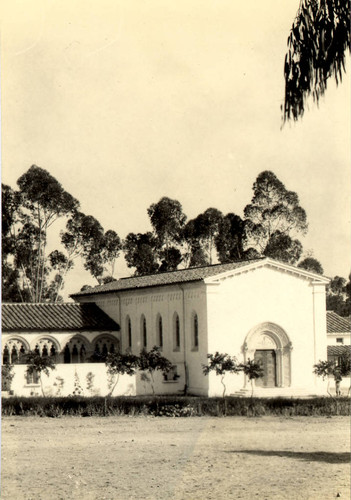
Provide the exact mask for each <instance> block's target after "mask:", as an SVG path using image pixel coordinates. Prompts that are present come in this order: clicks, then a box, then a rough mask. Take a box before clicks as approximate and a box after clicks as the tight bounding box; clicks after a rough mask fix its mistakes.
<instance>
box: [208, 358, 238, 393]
mask: <svg viewBox="0 0 351 500" xmlns="http://www.w3.org/2000/svg"><path fill="white" fill-rule="evenodd" d="M207 358H208V360H209V364H208V365H202V371H203V373H204V375H208V374H209V373H210V372H211V371H215V372H216V375H219V376H220V377H221V384H222V385H223V397H224V396H225V393H226V389H227V388H226V385H225V383H224V377H225V374H226V373H228V372H229V373H239V371H240V370H239V366H238V364H237V360H236V358H235V357H231V356H229V354H221V353H219V352H218V351H216V353H215V354H207Z"/></svg>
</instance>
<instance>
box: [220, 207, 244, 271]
mask: <svg viewBox="0 0 351 500" xmlns="http://www.w3.org/2000/svg"><path fill="white" fill-rule="evenodd" d="M215 244H216V248H217V253H218V259H219V261H220V262H221V263H222V264H225V263H226V262H233V261H235V260H241V259H243V258H244V257H246V253H245V250H244V245H245V221H244V220H243V219H242V218H241V217H240V216H239V215H236V214H234V213H229V214H227V215H225V216H224V217H223V218H222V220H221V222H220V224H219V228H218V234H217V236H216V238H215Z"/></svg>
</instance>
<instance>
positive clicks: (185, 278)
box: [71, 257, 264, 297]
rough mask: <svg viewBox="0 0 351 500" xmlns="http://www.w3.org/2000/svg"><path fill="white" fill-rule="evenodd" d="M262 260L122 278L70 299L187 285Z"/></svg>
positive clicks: (73, 295)
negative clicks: (177, 284) (180, 284)
mask: <svg viewBox="0 0 351 500" xmlns="http://www.w3.org/2000/svg"><path fill="white" fill-rule="evenodd" d="M260 260H264V257H262V258H259V259H251V260H241V261H238V262H230V263H229V264H215V265H213V266H205V267H192V268H189V269H179V270H177V271H170V272H167V273H158V274H149V275H147V276H134V277H131V278H122V279H120V280H115V281H111V282H110V283H107V284H106V285H99V286H95V287H92V288H87V289H86V290H84V291H82V292H78V293H74V294H72V295H71V297H77V296H81V295H90V294H96V293H107V292H116V291H120V290H132V289H138V288H147V287H153V286H164V285H173V284H176V283H188V282H191V281H202V280H204V279H205V278H210V277H212V276H216V275H217V274H221V273H224V272H226V271H232V270H234V269H238V268H239V267H243V266H247V265H249V264H253V263H255V262H259V261H260Z"/></svg>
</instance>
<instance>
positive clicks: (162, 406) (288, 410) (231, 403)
mask: <svg viewBox="0 0 351 500" xmlns="http://www.w3.org/2000/svg"><path fill="white" fill-rule="evenodd" d="M2 415H3V416H13V415H22V416H39V417H62V416H79V417H93V416H95V417H102V416H104V417H105V416H118V415H130V416H138V415H149V416H157V417H159V416H165V417H195V416H198V417H201V416H213V417H225V416H245V417H260V416H264V415H267V416H272V415H273V416H283V417H293V416H334V415H350V404H349V399H348V398H346V397H341V398H339V399H338V400H337V401H335V400H333V399H331V398H328V397H321V398H311V399H288V398H272V399H260V398H236V397H225V398H219V397H218V398H207V397H195V396H124V397H122V396H121V397H101V396H95V397H82V396H70V397H30V398H25V397H9V398H4V399H3V401H2Z"/></svg>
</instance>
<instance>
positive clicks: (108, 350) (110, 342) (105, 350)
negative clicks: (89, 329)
mask: <svg viewBox="0 0 351 500" xmlns="http://www.w3.org/2000/svg"><path fill="white" fill-rule="evenodd" d="M118 351H119V340H118V339H117V338H113V337H112V335H111V336H109V335H103V336H101V337H98V338H97V339H96V340H95V345H94V354H93V360H94V361H96V362H98V363H99V362H101V363H104V362H105V361H106V358H107V355H108V354H112V353H114V352H118Z"/></svg>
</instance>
